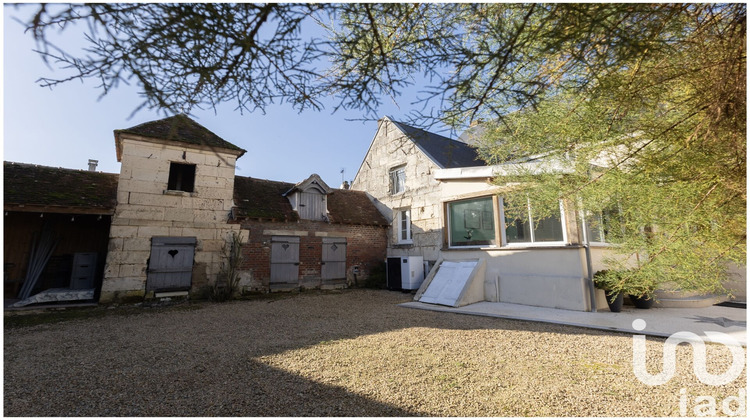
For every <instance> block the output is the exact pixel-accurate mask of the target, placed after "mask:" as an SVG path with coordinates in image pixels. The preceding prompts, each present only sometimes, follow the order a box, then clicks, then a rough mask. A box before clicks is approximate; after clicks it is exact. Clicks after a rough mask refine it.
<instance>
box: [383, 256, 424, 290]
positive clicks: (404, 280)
mask: <svg viewBox="0 0 750 420" xmlns="http://www.w3.org/2000/svg"><path fill="white" fill-rule="evenodd" d="M386 263H387V267H386V287H388V290H417V289H419V286H421V285H422V282H423V281H424V259H423V258H422V256H411V257H388V258H387V260H386Z"/></svg>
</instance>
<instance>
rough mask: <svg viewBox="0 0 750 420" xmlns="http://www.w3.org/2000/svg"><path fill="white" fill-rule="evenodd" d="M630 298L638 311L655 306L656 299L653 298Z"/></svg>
mask: <svg viewBox="0 0 750 420" xmlns="http://www.w3.org/2000/svg"><path fill="white" fill-rule="evenodd" d="M629 296H630V301H631V302H633V305H635V307H636V308H638V309H649V308H651V306H653V305H654V298H653V297H651V296H641V297H637V296H633V295H629Z"/></svg>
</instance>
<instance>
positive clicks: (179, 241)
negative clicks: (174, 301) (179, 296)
mask: <svg viewBox="0 0 750 420" xmlns="http://www.w3.org/2000/svg"><path fill="white" fill-rule="evenodd" d="M195 244H196V239H195V238H193V237H171V236H154V237H153V238H151V258H150V259H149V264H148V274H147V281H146V290H148V291H151V290H153V291H157V292H159V291H177V290H190V284H191V280H192V274H193V258H194V256H195Z"/></svg>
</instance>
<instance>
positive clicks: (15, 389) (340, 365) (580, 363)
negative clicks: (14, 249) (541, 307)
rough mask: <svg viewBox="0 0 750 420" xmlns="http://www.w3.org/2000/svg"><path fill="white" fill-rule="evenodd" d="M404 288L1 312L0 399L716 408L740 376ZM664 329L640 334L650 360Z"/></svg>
mask: <svg viewBox="0 0 750 420" xmlns="http://www.w3.org/2000/svg"><path fill="white" fill-rule="evenodd" d="M410 297H411V296H410V295H406V294H402V293H400V292H389V291H376V290H348V291H343V292H338V293H322V292H310V293H305V294H301V295H276V296H271V297H268V298H265V299H261V300H252V301H236V302H230V303H225V304H213V303H200V304H195V303H192V304H183V305H179V306H175V307H172V308H169V309H155V308H141V309H137V310H132V309H130V310H127V311H123V310H122V308H118V309H115V310H112V309H109V310H108V309H102V308H99V309H92V310H90V311H92V312H93V313H96V314H98V316H95V317H89V318H85V319H78V320H70V321H64V322H57V323H46V324H41V325H36V326H26V327H12V328H11V327H10V325H15V323H10V322H8V316H7V315H6V328H5V331H4V339H5V341H4V346H3V348H4V392H5V395H4V414H5V416H415V415H419V416H624V417H630V416H679V415H680V414H681V413H680V399H681V397H682V401H683V406H684V407H685V408H684V409H683V410H687V414H688V415H695V414H696V412H695V411H694V410H695V409H700V410H706V409H709V408H710V407H709V406H707V404H706V401H707V400H706V399H701V397H700V396H711V397H713V398H715V400H716V407H717V414H719V415H721V414H722V413H721V409H722V402H723V401H727V402H729V401H730V400H731V396H737V395H740V393H741V392H744V384H745V381H746V378H745V374H743V375H742V376H741V377H740V378H739V379H738V380H737V381H735V382H733V383H731V384H729V385H725V386H721V387H714V386H708V385H703V384H701V383H700V382H698V381H697V379H696V378H695V375H694V374H693V372H692V351H691V347H690V346H680V347H679V348H678V357H677V375H676V376H675V377H674V378H673V379H672V380H671V381H670V382H668V383H667V384H665V385H662V386H656V387H649V386H646V385H644V384H642V383H640V382H639V381H638V380H637V379H636V377H635V375H634V374H633V372H632V337H631V336H629V335H624V334H616V333H607V332H604V331H596V330H588V329H582V328H574V327H566V326H560V325H552V324H543V323H534V322H524V321H512V320H503V319H496V318H485V317H477V316H469V315H460V314H450V313H438V312H431V311H420V310H414V309H406V308H400V307H397V306H396V304H397V303H399V302H404V301H407V300H408V299H410ZM102 313H104V314H105V315H101V314H102ZM14 316H19V315H14ZM24 316H28V315H24ZM662 343H663V340H660V339H650V340H649V341H648V351H649V355H650V356H649V361H650V362H653V363H652V364H650V369H651V372H652V373H655V372H657V371H659V370H660V368H661V354H662ZM708 349H709V352H708V360H709V372H712V373H720V372H723V371H724V370H726V368H728V366H729V364H730V363H731V357H730V354H729V352H728V351H727V350H726V349H725V348H724V347H723V346H708ZM727 398H730V399H729V400H727ZM736 406H737V404H736V402H735V403H732V404H730V405H729V407H730V409H735V408H736ZM701 413H705V411H701Z"/></svg>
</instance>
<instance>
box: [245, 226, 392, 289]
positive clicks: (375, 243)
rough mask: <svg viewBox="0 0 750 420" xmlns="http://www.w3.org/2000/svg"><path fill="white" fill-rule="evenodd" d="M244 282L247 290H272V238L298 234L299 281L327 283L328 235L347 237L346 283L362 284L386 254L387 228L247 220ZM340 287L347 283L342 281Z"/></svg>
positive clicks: (321, 284) (304, 282)
mask: <svg viewBox="0 0 750 420" xmlns="http://www.w3.org/2000/svg"><path fill="white" fill-rule="evenodd" d="M241 226H242V232H243V235H244V236H245V237H246V238H247V239H246V243H245V244H244V245H243V247H242V255H243V263H242V266H241V270H242V273H241V282H240V285H241V287H242V288H243V289H244V290H245V291H258V290H260V291H266V290H269V283H270V277H271V239H272V237H274V236H296V237H299V238H300V244H299V257H300V258H299V259H300V261H299V262H300V264H299V284H298V286H304V287H320V286H324V287H325V286H326V285H325V284H323V282H322V281H321V264H320V263H321V260H322V243H323V238H324V237H338V238H346V284H349V285H353V284H354V283H355V282H356V283H358V284H362V283H363V281H364V280H365V279H366V278H367V276H368V275H369V273H370V271H371V270H372V269H373V268H374V267H376V266H378V265H380V264H382V262H383V261H384V260H385V256H386V246H387V229H388V228H387V227H377V226H363V225H342V224H328V223H325V222H317V221H310V220H300V221H299V222H289V223H284V222H270V221H244V222H243V223H242V224H241ZM338 286H344V285H343V284H338Z"/></svg>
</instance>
